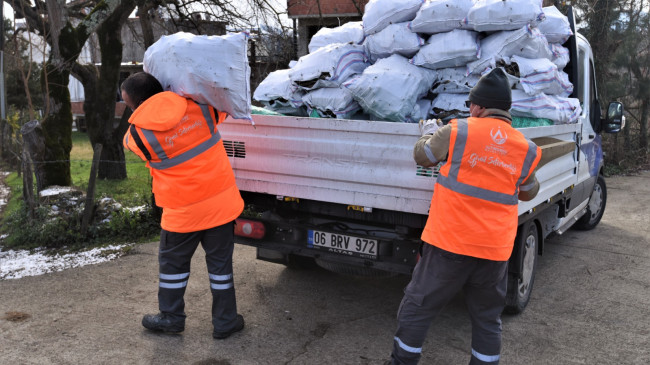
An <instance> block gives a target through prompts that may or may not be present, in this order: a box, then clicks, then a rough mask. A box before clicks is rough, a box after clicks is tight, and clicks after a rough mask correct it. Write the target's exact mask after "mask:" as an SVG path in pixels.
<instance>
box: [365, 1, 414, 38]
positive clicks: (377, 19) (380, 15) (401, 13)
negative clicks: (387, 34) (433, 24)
mask: <svg viewBox="0 0 650 365" xmlns="http://www.w3.org/2000/svg"><path fill="white" fill-rule="evenodd" d="M423 2H424V0H370V1H368V3H367V4H366V7H365V12H364V14H363V30H364V32H365V34H366V35H370V34H375V33H377V32H379V31H381V30H382V29H384V28H386V27H387V26H389V25H390V24H394V23H402V22H408V21H411V20H413V18H415V14H417V12H418V10H419V9H420V6H422V3H423Z"/></svg>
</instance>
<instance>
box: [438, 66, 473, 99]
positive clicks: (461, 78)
mask: <svg viewBox="0 0 650 365" xmlns="http://www.w3.org/2000/svg"><path fill="white" fill-rule="evenodd" d="M437 71H438V78H437V79H436V81H435V82H434V83H433V87H432V88H431V92H432V93H434V94H469V91H470V90H471V89H472V88H473V87H474V86H476V83H477V82H478V80H479V79H480V76H479V75H469V76H465V72H466V68H465V67H455V68H443V69H440V70H437Z"/></svg>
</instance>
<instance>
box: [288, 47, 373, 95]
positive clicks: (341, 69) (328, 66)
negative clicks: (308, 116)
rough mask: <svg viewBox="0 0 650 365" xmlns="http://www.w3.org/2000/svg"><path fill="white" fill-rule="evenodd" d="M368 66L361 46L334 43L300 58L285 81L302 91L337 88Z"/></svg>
mask: <svg viewBox="0 0 650 365" xmlns="http://www.w3.org/2000/svg"><path fill="white" fill-rule="evenodd" d="M369 65H370V63H368V58H367V56H366V53H365V52H364V50H363V46H362V45H356V44H351V43H334V44H330V45H327V46H325V47H322V48H319V49H317V50H316V51H315V52H314V53H310V54H308V55H305V56H302V57H300V59H299V60H298V62H297V63H296V65H295V66H293V68H292V69H291V71H290V72H289V78H290V79H291V81H292V82H293V83H294V84H296V85H297V86H299V87H300V88H302V89H304V90H315V89H319V88H321V87H338V86H339V85H341V83H343V82H344V81H346V80H347V79H348V78H350V76H353V75H356V74H359V73H361V72H363V70H364V69H365V68H366V67H368V66H369Z"/></svg>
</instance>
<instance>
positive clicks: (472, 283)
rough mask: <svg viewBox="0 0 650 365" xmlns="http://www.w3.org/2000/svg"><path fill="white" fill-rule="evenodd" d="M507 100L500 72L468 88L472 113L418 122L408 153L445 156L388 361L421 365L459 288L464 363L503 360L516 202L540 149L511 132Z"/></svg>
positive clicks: (530, 187)
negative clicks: (468, 343)
mask: <svg viewBox="0 0 650 365" xmlns="http://www.w3.org/2000/svg"><path fill="white" fill-rule="evenodd" d="M511 103H512V96H511V90H510V84H509V82H508V79H507V77H506V74H505V72H504V71H503V70H502V69H501V68H496V69H494V70H492V71H490V72H489V73H488V74H486V75H485V76H483V77H482V78H481V79H480V80H479V81H478V83H477V84H476V86H475V87H474V88H472V90H471V91H470V95H469V100H468V102H467V104H468V107H469V109H470V117H469V118H467V119H454V120H452V121H451V122H450V123H449V124H447V125H445V126H442V125H441V123H439V121H435V120H428V121H424V122H421V123H420V129H421V132H422V134H423V135H422V137H421V138H420V139H419V140H418V141H417V143H416V145H415V148H414V151H413V156H414V159H415V162H416V163H418V164H419V165H422V166H425V167H430V166H435V165H437V164H438V163H440V162H442V161H443V160H445V159H446V162H445V163H444V164H443V165H442V167H441V168H440V172H439V175H438V178H437V181H436V184H435V186H434V192H433V198H432V200H431V207H430V209H429V218H428V220H427V223H426V226H425V227H424V231H423V232H422V241H423V242H424V244H423V247H422V255H421V258H420V260H419V261H418V263H417V265H416V266H415V269H414V271H413V276H412V278H411V282H410V283H409V284H408V286H407V287H406V289H405V291H404V294H405V295H404V298H403V299H402V303H401V305H400V307H399V310H398V315H397V316H398V328H397V331H396V334H395V337H394V341H393V352H392V354H391V360H390V361H388V363H392V364H416V363H418V361H419V359H420V356H421V352H422V344H423V343H424V340H425V337H426V334H427V331H428V329H429V326H430V324H431V322H432V321H433V319H434V318H435V317H436V316H437V315H438V313H440V311H441V310H442V308H443V307H444V306H445V305H446V304H447V303H448V302H449V301H450V300H451V299H452V298H453V297H454V296H455V295H456V294H457V293H458V291H460V290H461V289H462V290H463V293H464V296H465V301H466V303H467V309H468V311H469V314H470V317H471V321H472V351H471V352H472V355H471V360H470V364H491V365H496V364H498V363H499V359H500V352H501V312H502V311H503V308H504V306H505V297H506V286H507V276H508V264H507V261H508V259H509V257H510V254H511V253H512V248H513V245H514V240H515V235H516V233H517V222H518V212H517V204H518V201H519V200H531V199H532V198H534V197H535V195H536V194H537V191H538V189H539V183H538V182H537V179H536V178H535V174H534V170H535V167H536V166H537V164H538V162H539V160H540V157H541V150H540V148H539V147H537V146H536V145H535V144H534V143H533V142H532V141H530V140H528V139H527V138H526V137H524V135H523V134H522V133H521V132H519V131H518V130H516V129H514V128H513V127H512V126H511V123H512V118H511V116H510V113H509V112H508V111H509V110H510V106H511Z"/></svg>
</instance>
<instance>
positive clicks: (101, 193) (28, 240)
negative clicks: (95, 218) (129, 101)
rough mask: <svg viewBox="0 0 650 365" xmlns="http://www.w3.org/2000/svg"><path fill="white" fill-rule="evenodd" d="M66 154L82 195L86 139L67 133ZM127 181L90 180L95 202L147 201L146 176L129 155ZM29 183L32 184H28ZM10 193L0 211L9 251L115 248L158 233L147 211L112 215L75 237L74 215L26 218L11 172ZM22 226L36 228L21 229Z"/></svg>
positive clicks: (88, 158) (88, 154) (19, 184)
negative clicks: (106, 199) (68, 149)
mask: <svg viewBox="0 0 650 365" xmlns="http://www.w3.org/2000/svg"><path fill="white" fill-rule="evenodd" d="M72 145H73V147H72V150H71V152H70V160H71V161H70V173H71V177H72V185H73V186H74V187H76V188H79V189H81V190H83V191H86V190H87V187H88V180H89V178H90V169H91V165H92V159H93V150H92V148H91V144H90V141H89V140H88V136H87V135H86V134H84V133H81V132H73V135H72ZM125 157H126V169H127V178H126V179H124V180H119V181H118V180H114V181H109V180H96V188H95V200H96V201H97V200H99V199H100V198H102V197H110V198H113V199H114V200H115V201H117V202H118V203H120V204H121V205H122V207H136V206H142V205H147V206H148V207H150V202H151V177H150V175H149V171H148V169H147V168H146V165H145V163H144V162H143V161H142V160H140V158H139V157H138V156H136V155H135V154H133V153H131V152H129V151H126V152H125ZM34 182H35V180H34ZM5 183H6V184H7V186H8V187H9V188H10V190H11V193H10V195H9V198H8V199H7V205H6V206H5V209H4V211H3V212H1V213H2V217H1V218H2V228H1V229H0V231H1V232H2V233H5V234H8V236H7V238H6V239H4V240H3V245H4V246H6V247H13V248H24V249H31V248H35V247H48V248H57V249H58V248H62V247H68V248H72V249H76V248H82V247H91V246H102V245H106V244H120V243H124V242H134V241H135V242H149V241H151V240H155V239H157V235H158V234H159V232H160V225H159V221H158V218H156V217H155V215H153V214H151V210H150V209H145V210H144V211H141V212H130V211H126V210H121V211H119V212H115V213H114V214H113V215H112V218H111V220H110V221H109V222H108V223H102V222H95V223H92V224H91V226H90V227H89V228H88V232H87V235H86V236H83V237H82V235H81V234H80V230H79V225H80V221H81V220H80V216H79V215H78V214H77V216H75V214H76V213H73V214H72V215H71V216H70V217H68V218H63V217H59V218H57V219H54V220H53V219H51V218H50V217H49V215H48V214H47V212H41V213H39V217H40V218H37V219H36V220H31V219H29V218H28V217H27V215H26V209H25V204H24V202H23V197H22V189H23V181H22V177H21V176H19V175H18V173H16V172H13V173H11V174H9V175H8V176H7V177H6V178H5ZM25 225H33V226H37V227H40V228H39V229H35V230H25V229H23V227H25Z"/></svg>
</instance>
